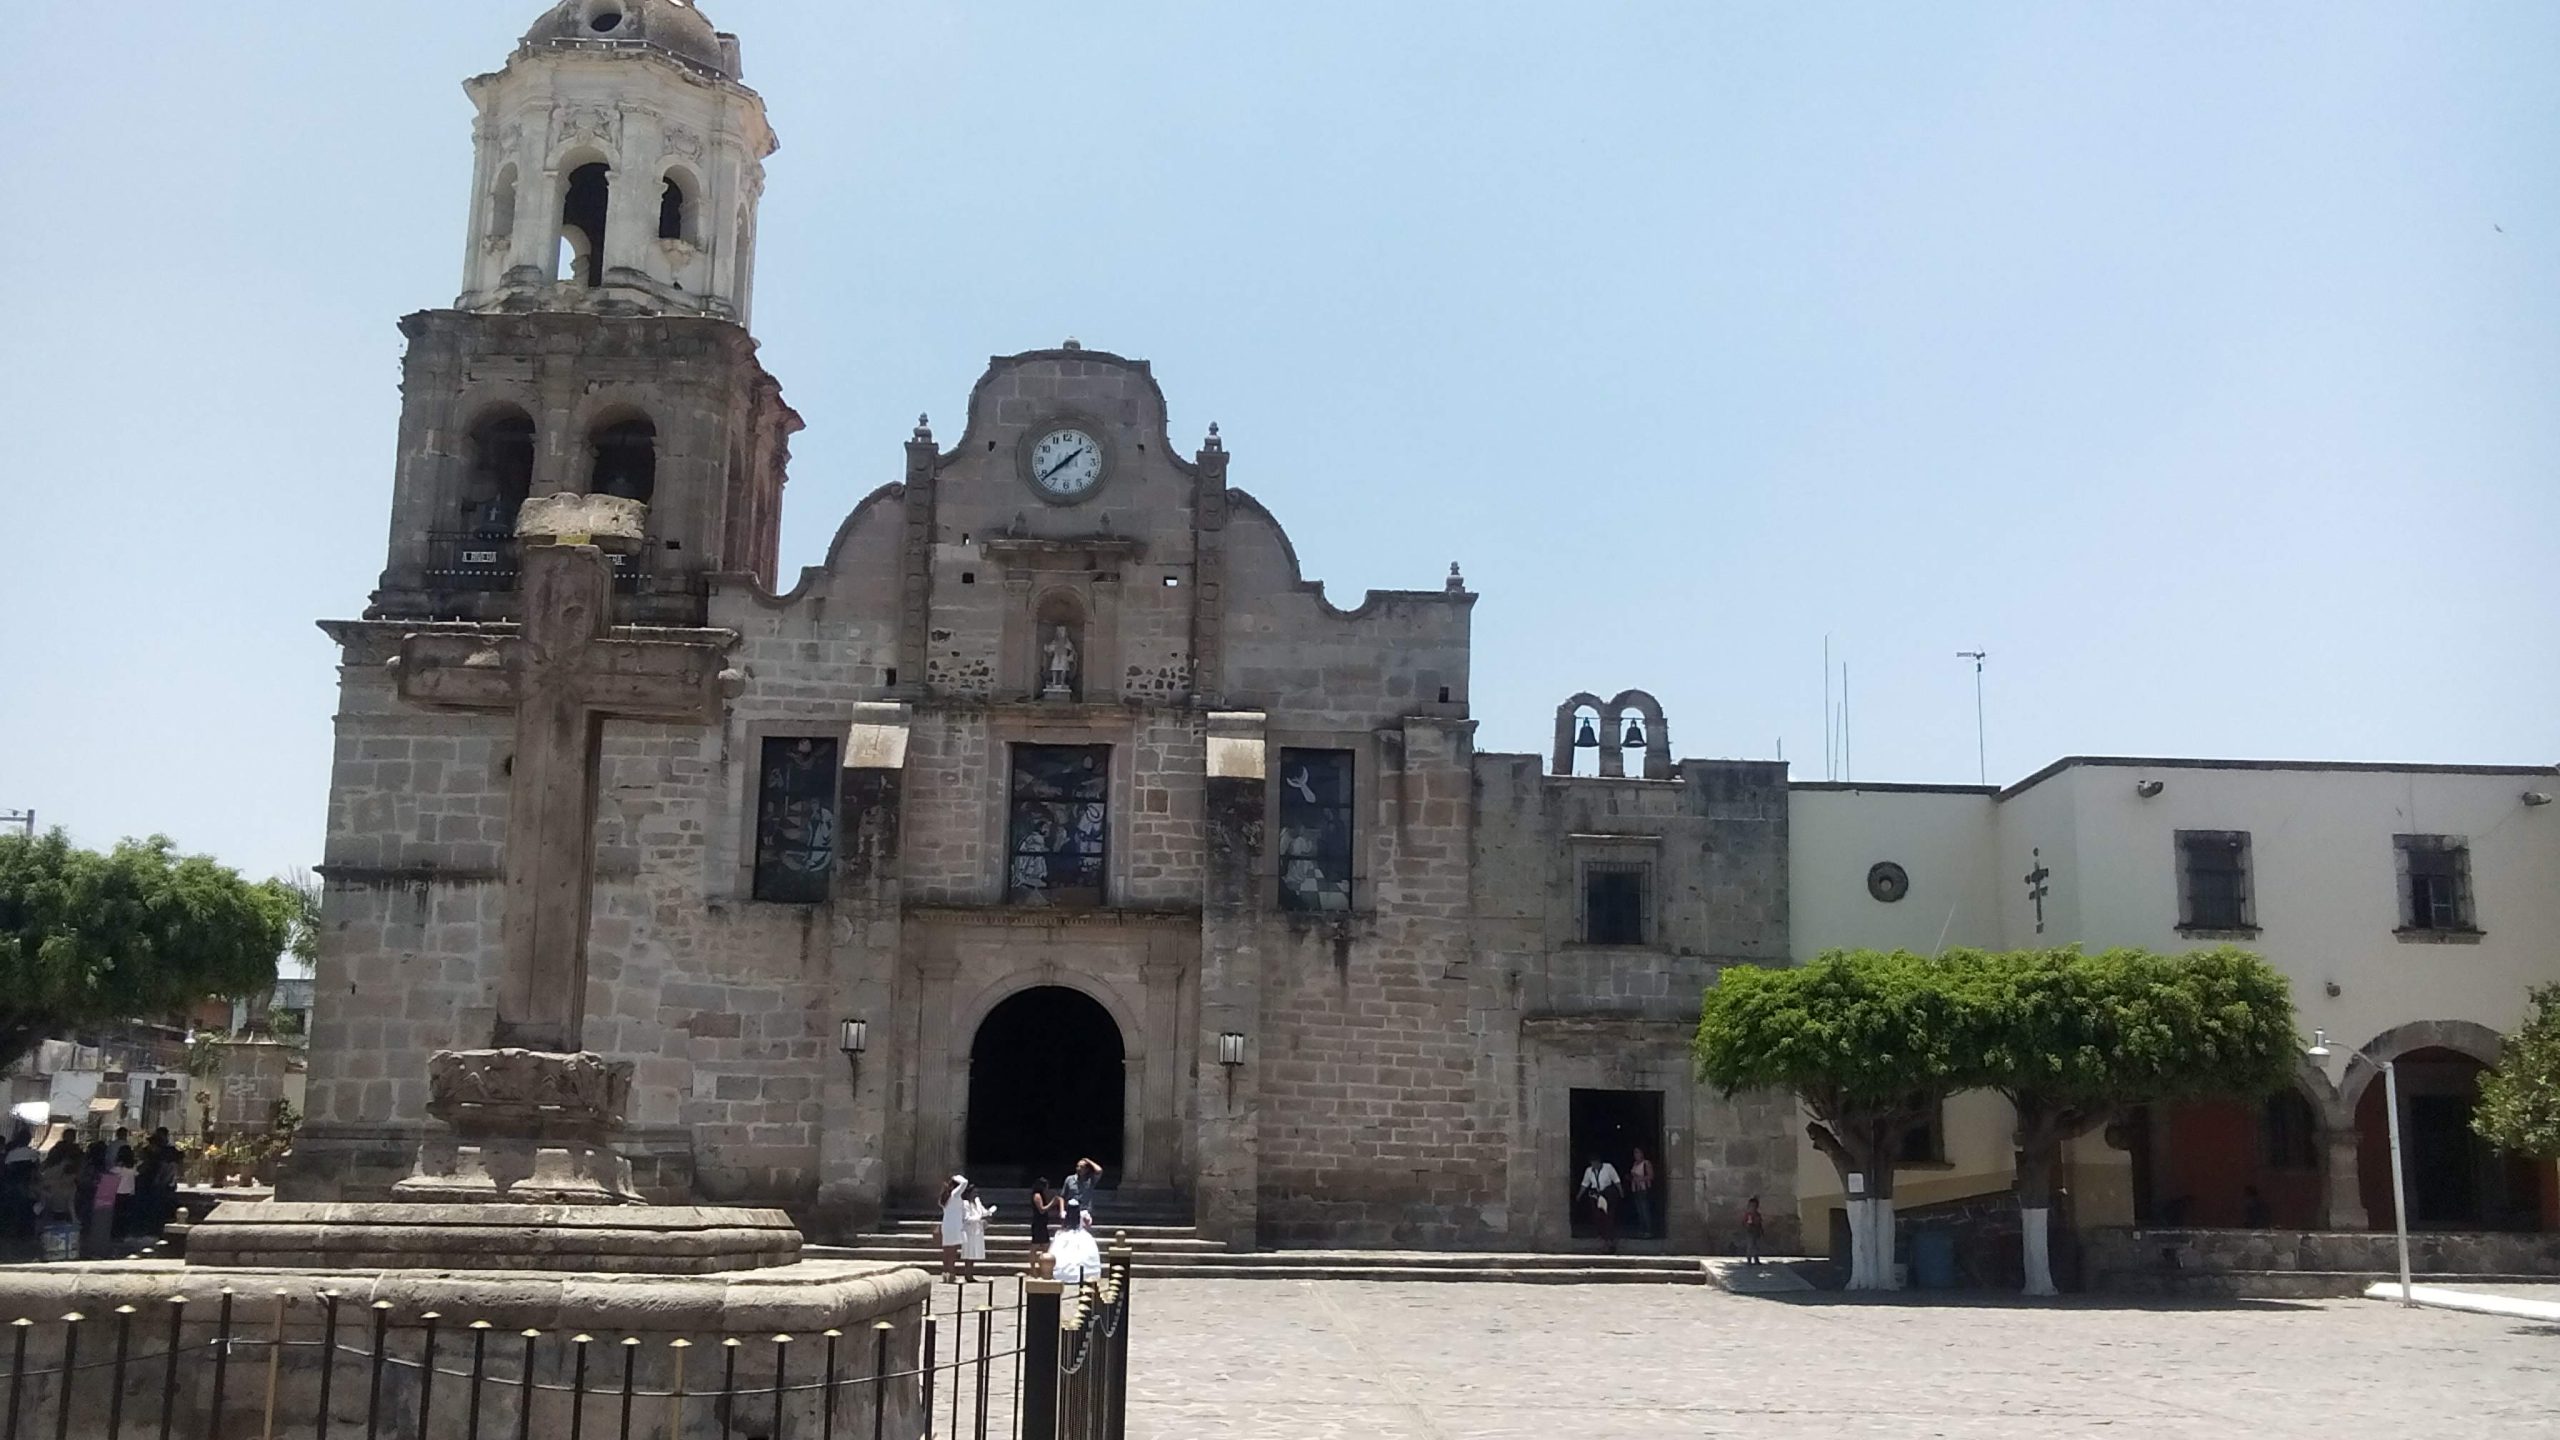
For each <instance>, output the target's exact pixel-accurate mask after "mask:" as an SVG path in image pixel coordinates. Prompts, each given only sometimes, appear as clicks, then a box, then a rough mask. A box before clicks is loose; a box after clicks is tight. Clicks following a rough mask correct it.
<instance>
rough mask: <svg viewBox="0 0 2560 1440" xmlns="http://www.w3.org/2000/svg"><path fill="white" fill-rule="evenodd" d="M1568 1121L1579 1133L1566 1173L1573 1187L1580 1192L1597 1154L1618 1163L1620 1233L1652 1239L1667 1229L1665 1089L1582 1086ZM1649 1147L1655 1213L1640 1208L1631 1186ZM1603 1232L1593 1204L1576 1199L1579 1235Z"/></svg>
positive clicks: (1575, 1222)
mask: <svg viewBox="0 0 2560 1440" xmlns="http://www.w3.org/2000/svg"><path fill="white" fill-rule="evenodd" d="M1568 1104H1569V1106H1570V1109H1569V1112H1568V1115H1567V1122H1568V1127H1569V1129H1570V1131H1571V1133H1572V1137H1573V1155H1572V1157H1571V1168H1570V1169H1569V1170H1568V1171H1567V1173H1566V1176H1565V1183H1566V1185H1567V1186H1568V1187H1570V1188H1572V1189H1574V1190H1576V1191H1578V1190H1579V1189H1580V1188H1581V1185H1582V1172H1583V1170H1584V1169H1585V1168H1586V1167H1588V1166H1589V1165H1590V1164H1591V1162H1592V1160H1593V1159H1594V1158H1598V1159H1601V1160H1606V1161H1608V1162H1609V1163H1610V1164H1611V1165H1613V1166H1615V1167H1617V1171H1618V1184H1619V1186H1620V1193H1619V1197H1618V1198H1617V1199H1616V1200H1614V1201H1612V1202H1611V1203H1612V1204H1614V1205H1616V1206H1618V1207H1619V1210H1618V1234H1619V1236H1620V1237H1621V1238H1622V1239H1628V1240H1647V1239H1654V1238H1658V1237H1660V1236H1661V1235H1662V1234H1663V1231H1664V1226H1665V1224H1666V1222H1667V1217H1666V1216H1665V1215H1664V1214H1663V1213H1662V1198H1663V1196H1664V1195H1666V1194H1667V1193H1669V1191H1668V1189H1667V1187H1666V1186H1665V1185H1664V1184H1663V1173H1662V1092H1661V1091H1659V1090H1576V1091H1574V1092H1572V1096H1571V1098H1570V1100H1569V1101H1568ZM1639 1149H1641V1150H1643V1151H1644V1153H1645V1155H1646V1157H1647V1158H1648V1159H1650V1160H1652V1161H1653V1195H1652V1199H1651V1201H1650V1205H1649V1208H1650V1211H1651V1213H1650V1214H1643V1213H1640V1211H1639V1208H1638V1206H1637V1205H1636V1203H1635V1199H1634V1196H1633V1194H1632V1193H1631V1192H1632V1187H1631V1186H1630V1185H1629V1182H1628V1176H1629V1175H1631V1174H1632V1173H1633V1172H1634V1167H1635V1159H1636V1151H1637V1150H1639ZM1599 1233H1600V1223H1599V1217H1598V1216H1597V1215H1595V1214H1594V1213H1592V1209H1591V1206H1590V1205H1589V1204H1588V1203H1587V1202H1585V1201H1582V1200H1580V1199H1576V1200H1575V1201H1574V1204H1573V1235H1574V1238H1575V1239H1577V1240H1582V1239H1590V1238H1593V1237H1596V1236H1597V1235H1599Z"/></svg>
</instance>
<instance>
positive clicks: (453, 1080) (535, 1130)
mask: <svg viewBox="0 0 2560 1440" xmlns="http://www.w3.org/2000/svg"><path fill="white" fill-rule="evenodd" d="M630 1098H631V1070H630V1067H629V1066H627V1065H616V1064H613V1063H611V1062H609V1061H607V1060H606V1059H605V1058H604V1057H603V1056H601V1055H597V1054H594V1053H592V1052H584V1051H582V1052H580V1053H578V1054H574V1055H554V1054H549V1053H546V1052H544V1051H540V1050H517V1049H512V1048H510V1049H503V1050H439V1051H437V1052H436V1053H435V1054H434V1055H432V1056H430V1057H428V1060H427V1113H428V1114H430V1115H433V1116H434V1117H436V1118H437V1119H439V1120H441V1121H443V1122H444V1123H445V1124H447V1125H449V1126H452V1127H453V1130H454V1133H455V1134H457V1135H462V1136H466V1137H471V1138H478V1137H481V1136H488V1135H503V1136H507V1137H510V1138H516V1139H559V1140H597V1139H601V1138H603V1137H604V1136H605V1135H606V1134H607V1133H608V1132H610V1131H613V1130H617V1129H620V1128H621V1126H622V1120H623V1113H624V1110H625V1109H626V1107H627V1105H628V1103H629V1101H630Z"/></svg>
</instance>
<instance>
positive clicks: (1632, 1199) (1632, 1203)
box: [1627, 1146, 1654, 1240]
mask: <svg viewBox="0 0 2560 1440" xmlns="http://www.w3.org/2000/svg"><path fill="white" fill-rule="evenodd" d="M1627 1208H1628V1209H1629V1210H1631V1211H1633V1212H1634V1214H1635V1222H1636V1238H1637V1239H1639V1240H1650V1239H1652V1238H1653V1237H1654V1229H1653V1161H1652V1160H1651V1159H1649V1158H1647V1156H1646V1155H1645V1153H1644V1149H1643V1147H1641V1146H1639V1147H1637V1149H1636V1158H1635V1159H1633V1160H1631V1161H1629V1162H1627Z"/></svg>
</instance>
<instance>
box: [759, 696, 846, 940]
mask: <svg viewBox="0 0 2560 1440" xmlns="http://www.w3.org/2000/svg"><path fill="white" fill-rule="evenodd" d="M835 863H836V742H835V741H834V740H833V739H832V738H827V737H822V736H809V735H774V736H768V737H767V738H766V740H765V742H764V753H763V756H762V761H761V763H760V764H759V765H758V766H757V769H756V878H755V898H757V899H758V900H773V901H779V902H781V903H783V904H786V905H822V904H825V903H826V899H827V876H828V874H829V872H831V871H832V870H834V868H835Z"/></svg>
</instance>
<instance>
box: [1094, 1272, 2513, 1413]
mask: <svg viewBox="0 0 2560 1440" xmlns="http://www.w3.org/2000/svg"><path fill="white" fill-rule="evenodd" d="M1135 1299H1136V1308H1135V1309H1134V1311H1133V1322H1134V1324H1135V1325H1136V1326H1137V1330H1136V1334H1137V1337H1138V1339H1137V1348H1136V1350H1135V1351H1134V1352H1133V1354H1132V1363H1131V1371H1130V1383H1131V1388H1132V1397H1131V1410H1130V1433H1131V1434H1132V1435H1134V1436H1142V1437H1145V1440H1192V1437H1200V1436H1220V1437H1226V1440H1255V1437H1264V1436H1272V1437H1286V1440H1325V1437H1332V1436H1345V1437H1350V1436H1358V1437H1364V1440H1367V1437H1375V1440H1455V1437H1469V1440H1502V1437H1514V1436H1517V1437H1529V1436H1540V1437H1545V1436H1557V1435H1572V1436H1575V1437H1578V1440H1604V1437H1605V1440H1616V1437H1630V1440H1632V1437H1644V1440H1663V1437H1668V1436H1711V1435H1712V1436H1722V1435H1734V1436H1752V1437H1758V1440H1792V1437H1796V1436H1822V1437H1826V1440H1866V1437H1871V1436H1896V1437H1899V1436H1947V1437H1959V1440H1992V1437H1998V1440H2008V1437H2021V1440H2023V1437H2031V1436H2032V1437H2047V1436H2065V1435H2098V1434H2104V1435H2138V1436H2143V1437H2146V1440H2186V1437H2199V1440H2200V1437H2207V1436H2213V1437H2222V1436H2240V1435H2246V1436H2253V1437H2268V1440H2275V1437H2286V1440H2290V1437H2306V1440H2307V1437H2314V1436H2317V1437H2321V1440H2333V1437H2337V1436H2342V1435H2365V1436H2392V1437H2403V1440H2405V1437H2416V1436H2446V1437H2451V1436H2465V1437H2503V1436H2548V1435H2551V1434H2554V1433H2556V1432H2560V1326H2549V1325H2536V1324H2532V1323H2530V1322H2524V1321H2516V1320H2505V1319H2498V1318H2493V1317H2489V1316H2479V1315H2463V1314H2453V1313H2448V1312H2444V1311H2436V1310H2402V1309H2400V1308H2399V1307H2397V1306H2393V1305H2388V1304H2383V1303H2380V1302H2377V1301H2371V1300H2326V1301H2255V1302H2250V1301H2237V1302H2223V1303H2217V1304H2209V1305H2207V1304H2195V1305H2180V1304H2174V1303H2169V1302H2157V1303H2133V1302H2112V1303H2111V1302H2108V1301H2104V1300H2096V1299H2089V1300H2066V1301H2063V1302H2059V1303H2047V1304H2034V1305H2029V1304H2017V1303H2004V1302H1997V1301H1993V1302H1986V1303H1973V1304H1967V1303H1959V1302H1950V1301H1946V1300H1930V1301H1921V1300H1918V1299H1909V1298H1879V1299H1873V1300H1865V1301H1850V1300H1843V1299H1841V1298H1838V1297H1836V1296H1811V1297H1798V1298H1793V1299H1784V1300H1780V1299H1755V1298H1748V1297H1743V1296H1736V1295H1729V1294H1726V1293H1724V1292H1722V1291H1717V1290H1710V1289H1704V1288H1689V1287H1680V1286H1661V1287H1655V1286H1614V1285H1578V1286H1538V1285H1436V1284H1404V1283H1387V1282H1376V1283H1371V1282H1310V1281H1219V1280H1159V1281H1154V1282H1144V1281H1143V1280H1142V1283H1141V1285H1140V1287H1139V1290H1138V1292H1137V1295H1136V1297H1135Z"/></svg>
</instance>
